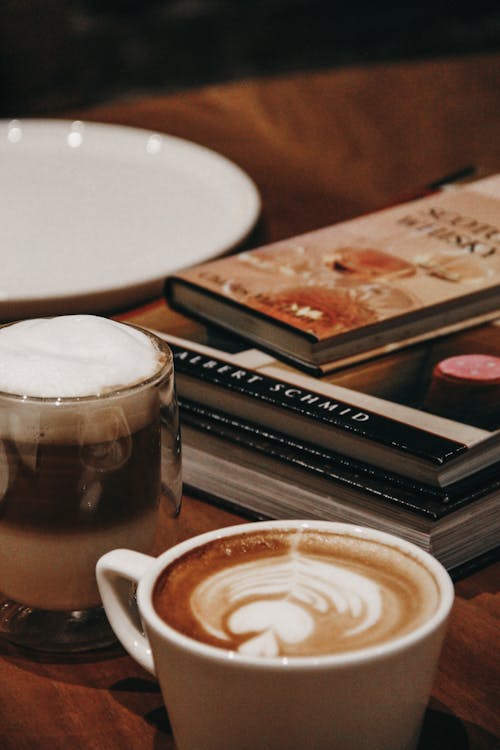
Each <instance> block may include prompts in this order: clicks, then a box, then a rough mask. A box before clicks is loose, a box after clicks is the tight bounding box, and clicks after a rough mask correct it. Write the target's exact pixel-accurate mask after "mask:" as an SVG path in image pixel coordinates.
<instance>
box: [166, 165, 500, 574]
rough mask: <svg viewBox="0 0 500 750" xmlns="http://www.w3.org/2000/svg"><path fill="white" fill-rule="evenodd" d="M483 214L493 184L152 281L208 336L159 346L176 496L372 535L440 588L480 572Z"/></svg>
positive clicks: (499, 537)
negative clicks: (176, 462) (424, 557)
mask: <svg viewBox="0 0 500 750" xmlns="http://www.w3.org/2000/svg"><path fill="white" fill-rule="evenodd" d="M499 214H500V178H498V177H493V178H489V179H486V180H481V181H479V182H475V183H472V184H470V185H466V186H463V187H456V188H454V189H452V190H448V191H441V192H439V193H437V194H435V195H429V196H427V197H425V198H423V199H419V200H416V201H412V202H411V203H409V204H404V205H402V206H397V207H395V208H392V209H388V210H385V211H382V212H378V213H377V214H374V215H371V216H368V217H363V218H361V219H356V220H353V221H349V222H344V223H343V224H338V225H335V226H334V227H328V228H326V229H322V230H318V231H317V232H312V233H309V234H307V235H302V236H301V237H295V238H292V239H290V240H288V241H283V242H279V243H275V244H273V245H268V246H266V247H263V248H258V249H256V250H252V251H248V252H246V253H240V254H239V255H233V256H228V257H225V258H222V259H218V260H216V261H212V262H209V263H205V264H203V265H201V266H198V267H196V268H192V269H188V270H187V271H184V272H181V273H179V274H177V275H176V276H175V277H171V278H169V279H168V280H167V283H166V296H167V299H168V301H169V302H170V303H171V304H172V305H173V306H174V307H176V308H178V309H180V310H182V311H183V312H185V313H188V314H190V315H192V316H194V317H196V318H198V319H202V320H203V321H205V322H208V323H210V326H209V327H208V328H206V329H205V333H206V336H205V340H204V342H203V343H200V342H195V341H186V340H182V339H178V338H175V337H172V336H166V338H167V340H168V341H169V343H170V345H171V347H172V349H173V352H174V358H175V368H176V382H177V391H178V397H179V403H180V407H181V417H182V438H183V465H184V482H185V485H186V487H187V489H189V490H190V491H191V492H193V491H194V492H197V493H201V494H202V495H203V496H204V497H206V498H207V499H209V500H211V501H213V502H217V503H220V504H223V505H226V506H228V507H230V508H233V509H235V510H237V511H239V512H240V513H247V514H249V515H250V516H252V517H258V518H263V517H265V518H278V517H279V518H283V517H296V518H298V517H300V518H322V519H327V520H328V519H329V520H340V521H347V522H353V523H358V524H362V525H371V526H375V527H377V528H380V529H382V530H385V531H390V532H392V533H396V534H398V535H400V536H403V537H405V538H407V539H409V540H410V541H413V542H414V543H416V544H418V545H419V546H421V547H423V548H425V549H427V550H429V551H430V552H431V553H433V554H434V555H435V556H436V557H438V558H439V559H440V560H441V561H442V562H443V564H444V565H445V566H446V567H447V568H448V569H450V570H454V571H455V572H457V571H460V570H463V569H464V566H465V567H467V566H468V565H469V564H471V563H472V562H473V563H474V564H476V563H477V561H478V560H479V559H484V558H485V557H486V558H489V557H492V556H495V555H496V554H497V552H498V546H499V544H500V326H499V325H498V324H497V323H495V318H497V317H498V316H499V314H500V312H499V309H500V229H497V228H496V226H495V218H497V217H498V216H499ZM213 324H215V326H216V327H214V325H213ZM223 329H225V332H223ZM235 333H236V334H238V337H235V336H234V334H235ZM249 342H251V343H249ZM252 344H253V345H255V344H257V346H258V348H254V346H252ZM326 373H328V375H326ZM318 374H321V377H317V375H318ZM315 376H316V377H315Z"/></svg>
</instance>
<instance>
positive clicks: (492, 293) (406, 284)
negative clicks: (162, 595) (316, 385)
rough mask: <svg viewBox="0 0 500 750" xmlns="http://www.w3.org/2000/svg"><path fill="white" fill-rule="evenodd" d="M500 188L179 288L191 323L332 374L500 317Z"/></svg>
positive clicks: (454, 196) (229, 260) (427, 205)
mask: <svg viewBox="0 0 500 750" xmlns="http://www.w3.org/2000/svg"><path fill="white" fill-rule="evenodd" d="M499 216H500V176H493V177H489V178H484V179H482V180H477V181H475V182H472V183H468V184H465V185H462V186H453V187H448V188H447V189H444V190H440V191H437V192H435V193H433V194H431V195H428V196H426V197H424V198H420V199H418V200H414V201H411V202H409V203H404V204H401V205H398V206H396V207H392V208H389V209H385V210H382V211H378V212H376V213H373V214H369V215H367V216H363V217H360V218H356V219H353V220H349V221H345V222H342V223H339V224H335V225H333V226H330V227H325V228H323V229H319V230H315V231H313V232H309V233H307V234H303V235H300V236H297V237H292V238H290V239H287V240H282V241H279V242H275V243H273V244H270V245H267V246H263V247H260V248H257V249H254V250H250V251H246V252H241V253H238V254H235V255H231V256H226V257H224V258H220V259H218V260H215V261H211V262H208V263H204V264H202V265H199V266H196V267H194V268H190V269H187V270H184V271H181V272H179V273H177V274H176V275H175V276H173V277H170V278H169V279H167V282H166V295H167V299H168V301H169V302H170V303H171V305H172V306H173V307H175V308H177V309H179V310H181V311H183V312H186V313H188V314H190V315H193V316H195V317H198V318H200V319H202V320H205V321H207V322H209V323H214V324H216V325H219V326H222V327H223V328H225V329H227V330H229V331H231V332H233V333H235V334H237V335H240V336H242V337H244V338H246V339H247V340H250V341H252V342H253V343H254V344H256V345H257V346H259V347H260V348H262V349H265V350H267V351H271V352H274V353H275V354H276V355H277V356H279V357H282V358H284V359H286V360H287V361H289V362H291V363H293V364H294V365H296V366H299V367H303V368H306V369H307V368H309V369H311V371H314V370H315V369H316V371H317V372H318V373H320V372H326V371H329V370H331V369H333V368H335V367H338V366H339V364H342V365H343V364H345V360H346V359H347V358H350V359H351V361H356V360H360V359H363V358H364V357H368V356H373V354H374V353H377V352H380V351H382V350H383V349H384V347H394V348H396V347H399V346H401V345H403V344H407V343H414V342H416V341H418V340H422V339H424V338H426V337H429V336H432V335H434V333H435V332H436V331H437V330H439V331H442V332H450V331H453V330H456V329H457V328H461V327H464V326H467V325H470V324H472V323H477V322H480V321H482V320H485V319H488V318H490V319H492V318H494V317H495V316H497V315H498V314H499V310H500V228H499Z"/></svg>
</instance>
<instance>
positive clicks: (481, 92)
mask: <svg viewBox="0 0 500 750" xmlns="http://www.w3.org/2000/svg"><path fill="white" fill-rule="evenodd" d="M62 116H65V117H71V118H79V119H87V120H96V121H101V122H111V123H116V124H126V125H133V126H139V127H145V128H149V129H153V130H156V131H160V132H166V133H169V134H173V135H178V136H181V137H183V138H188V139H191V140H193V141H196V142H198V143H201V144H203V145H205V146H208V147H210V148H213V149H216V150H217V151H219V152H221V153H223V154H225V155H226V156H228V157H229V158H231V159H233V160H234V161H236V162H237V163H238V164H239V165H240V166H241V167H243V169H245V170H246V171H247V172H248V173H249V174H250V175H251V177H252V178H253V179H254V180H255V182H256V183H257V185H258V187H259V190H260V192H261V195H262V199H263V217H262V222H261V224H260V226H259V229H258V232H257V233H256V234H255V235H254V237H253V241H254V242H256V241H259V242H260V241H261V240H263V239H265V240H275V239H279V238H282V237H286V236H287V235H291V234H293V233H296V232H301V231H305V230H309V229H313V228H316V227H319V226H321V225H324V224H328V223H333V222H334V221H337V220H340V219H345V218H349V217H352V216H355V215H356V214H359V213H361V212H365V211H369V210H373V209H376V208H379V207H381V206H384V205H387V204H390V203H391V202H393V201H397V200H399V199H401V198H402V197H404V196H405V195H412V194H413V193H414V192H415V191H416V190H418V189H419V188H421V187H422V186H424V185H426V184H428V183H430V182H433V181H435V180H438V179H439V178H441V177H442V176H443V175H447V174H449V173H453V172H455V171H456V170H460V169H461V168H463V167H466V166H469V165H477V166H478V167H480V168H482V169H483V170H485V171H487V172H489V171H491V172H492V171H500V137H499V132H500V127H499V126H500V55H488V56H477V57H464V58H459V59H455V60H441V61H436V62H432V61H430V62H415V63H401V64H395V65H390V66H383V65H381V66H376V67H372V68H363V67H356V68H352V69H345V70H338V71H330V72H321V73H317V74H300V75H294V76H288V77H286V78H280V79H270V80H252V81H242V82H236V83H232V84H230V85H221V86H213V87H209V88H205V89H201V90H193V91H189V92H184V93H179V94H176V95H170V96H165V97H162V96H155V97H150V98H137V99H131V100H128V101H118V102H113V103H106V104H102V105H100V106H98V107H95V108H92V109H87V110H81V111H72V112H68V113H63V115H62ZM129 319H132V320H135V321H136V322H138V323H140V324H143V325H151V326H154V327H156V328H159V329H161V330H165V331H170V332H172V333H176V334H178V335H183V334H184V333H186V332H187V331H188V330H189V328H190V326H191V325H192V324H191V323H190V322H189V321H187V320H186V319H185V318H182V317H181V316H180V315H177V314H174V313H172V312H171V311H169V310H168V309H167V307H166V306H165V304H164V303H163V302H162V301H160V300H157V301H153V302H152V303H150V304H149V305H147V306H146V307H143V308H141V309H139V310H137V311H134V312H132V313H131V314H130V313H129ZM238 520H239V519H238V518H237V517H236V516H233V515H231V514H229V513H227V512H224V511H221V510H219V509H216V508H215V507H212V506H210V505H208V504H205V503H203V502H201V501H199V500H196V499H194V498H190V497H185V498H184V506H183V511H182V513H181V516H180V517H179V518H178V519H177V520H176V521H170V522H168V523H165V524H164V526H163V527H162V528H161V529H160V530H159V541H158V545H159V549H161V548H163V547H165V546H167V545H168V544H169V543H171V541H172V540H174V541H175V540H181V539H183V538H186V537H188V536H191V535H193V534H195V533H198V532H201V531H205V530H207V529H211V528H216V527H218V526H223V525H229V524H233V523H236V522H238ZM499 578H500V565H499V564H496V565H492V566H489V567H488V568H484V569H483V570H481V571H478V572H476V573H474V574H473V575H470V576H469V577H467V578H465V579H463V580H461V581H460V582H458V583H457V586H456V591H457V599H456V604H455V607H454V611H453V616H452V621H451V626H450V630H449V634H448V637H447V639H446V643H445V647H444V651H443V654H442V658H441V661H440V665H439V670H438V675H437V678H436V682H435V686H434V690H433V695H432V699H431V704H430V708H429V711H428V713H427V718H426V723H425V726H424V734H423V738H422V742H421V750H438V749H439V750H452V749H453V750H466V749H469V750H492V749H493V748H498V747H499V737H500V704H499V677H500V664H499V659H500V657H499V652H500V651H499V640H500V639H499V621H500V593H499V586H498V584H499ZM173 747H174V744H173V740H172V737H171V734H170V732H169V728H168V720H167V716H166V712H165V710H164V708H163V706H162V701H161V696H160V694H159V691H158V686H157V684H156V683H155V681H154V680H153V679H152V678H151V677H150V676H149V675H148V674H146V673H145V672H143V671H142V670H141V668H140V667H138V666H137V665H136V664H135V663H134V662H133V661H132V659H130V658H129V657H128V656H126V655H125V654H124V653H123V652H122V651H121V650H120V649H119V648H118V647H116V648H111V649H109V650H108V651H106V652H103V653H99V654H97V653H95V654H90V655H87V656H85V657H82V658H80V659H77V660H69V659H68V660H66V661H65V660H61V659H55V658H47V657H45V658H42V657H34V656H30V655H27V654H25V653H22V652H21V651H19V650H17V649H16V648H14V647H12V646H10V645H8V644H5V643H4V644H0V750H68V749H69V748H71V749H72V750H75V749H78V748H82V750H83V748H85V750H161V749H163V750H169V749H170V748H173ZM200 750H202V749H201V748H200ZM234 750H238V749H237V748H235V749H234ZM256 750H259V749H258V748H256ZM269 750H272V748H270V749H269ZM290 750H300V748H290ZM381 750H383V748H381Z"/></svg>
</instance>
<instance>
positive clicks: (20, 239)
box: [0, 120, 260, 320]
mask: <svg viewBox="0 0 500 750" xmlns="http://www.w3.org/2000/svg"><path fill="white" fill-rule="evenodd" d="M259 212H260V198H259V194H258V191H257V189H256V187H255V185H254V183H253V182H252V181H251V179H250V178H249V177H248V176H247V175H246V174H245V173H244V172H243V171H242V170H241V169H240V168H239V167H237V166H236V165H235V164H233V163H232V162H231V161H229V160H228V159H226V158H224V157H223V156H220V155H219V154H216V153H214V152H213V151H210V150H208V149H206V148H203V147H201V146H198V145H196V144H194V143H191V142H188V141H184V140H182V139H179V138H174V137H171V136H167V135H163V134H159V133H152V132H150V131H145V130H139V129H135V128H128V127H117V126H113V125H101V124H93V123H82V122H68V121H57V120H21V121H19V120H10V121H0V258H1V266H0V319H3V320H12V319H15V318H20V317H27V316H33V315H47V314H60V313H66V312H102V311H105V310H110V309H112V308H119V307H122V306H125V305H129V304H134V303H136V302H139V301H141V300H144V299H147V298H151V297H153V296H155V295H159V294H160V293H161V290H162V285H163V281H164V279H165V276H166V275H167V274H169V273H171V272H173V271H177V270H179V269H181V268H183V267H187V266H190V265H193V264H195V263H199V262H201V261H204V260H207V259H209V258H211V257H214V256H216V255H218V254H221V253H223V252H225V251H227V250H229V249H230V248H231V247H233V246H234V245H236V244H237V243H238V242H240V241H241V240H242V239H244V237H245V236H246V235H247V234H248V233H249V231H250V230H251V229H252V227H253V225H254V224H255V222H256V220H257V218H258V215H259Z"/></svg>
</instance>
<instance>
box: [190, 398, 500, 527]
mask: <svg viewBox="0 0 500 750" xmlns="http://www.w3.org/2000/svg"><path fill="white" fill-rule="evenodd" d="M180 407H181V420H182V422H183V423H185V424H188V425H190V426H192V427H194V428H195V429H198V430H202V431H205V432H207V431H208V432H211V433H213V434H214V435H215V436H217V437H220V438H222V439H223V440H227V441H230V442H233V443H236V444H238V443H239V444H241V445H242V446H244V447H245V448H247V449H251V450H253V451H255V452H256V453H260V454H264V455H266V456H270V457H271V458H274V459H276V460H278V461H280V462H282V463H283V464H289V465H292V466H296V467H297V468H299V469H302V470H304V471H306V472H308V473H311V474H315V475H317V476H319V477H322V478H325V479H327V480H329V481H331V482H332V483H333V484H334V485H335V484H340V485H343V486H344V487H350V488H351V489H353V490H355V491H356V492H360V493H362V494H364V495H366V496H367V497H372V498H375V499H378V500H382V501H385V502H390V503H391V504H393V505H396V506H398V507H404V508H405V509H406V510H409V511H411V512H414V513H417V514H420V515H423V516H425V517H427V518H430V519H431V520H437V519H438V518H441V517H443V516H445V515H448V514H449V513H450V512H452V511H454V510H457V509H458V508H460V507H462V506H463V505H466V504H469V503H471V502H473V501H475V500H479V499H480V498H481V497H483V496H484V495H486V494H490V493H491V492H493V491H495V490H499V489H500V477H499V476H498V471H496V472H493V474H491V476H489V477H486V476H484V477H482V478H481V480H478V481H477V484H476V485H474V486H473V487H470V486H466V485H464V483H463V482H460V483H458V484H457V486H455V487H452V490H451V491H449V490H443V489H439V488H435V487H431V486H428V485H423V484H417V483H415V482H412V481H411V480H407V479H406V478H404V477H401V476H399V475H397V474H391V473H390V472H387V471H383V470H374V469H373V467H371V466H369V465H368V464H362V463H361V462H359V461H355V460H352V459H348V458H346V457H345V456H341V455H338V454H335V453H333V452H330V451H325V450H319V449H317V448H315V447H314V446H312V445H310V444H307V443H302V442H301V443H298V442H297V441H295V440H293V439H291V438H289V437H287V436H285V435H282V434H280V433H276V432H274V431H271V430H267V429H264V428H262V427H261V426H259V425H256V424H253V423H251V422H248V421H246V420H241V419H234V418H233V417H231V416H230V415H227V414H224V413H223V412H220V411H217V410H214V409H210V408H207V407H204V406H203V405H201V404H197V403H194V402H191V401H187V400H184V399H180ZM490 473H491V472H490Z"/></svg>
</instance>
